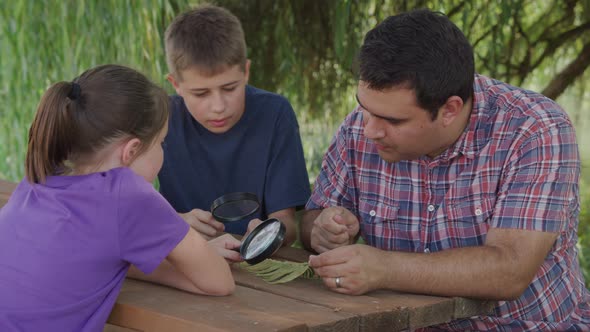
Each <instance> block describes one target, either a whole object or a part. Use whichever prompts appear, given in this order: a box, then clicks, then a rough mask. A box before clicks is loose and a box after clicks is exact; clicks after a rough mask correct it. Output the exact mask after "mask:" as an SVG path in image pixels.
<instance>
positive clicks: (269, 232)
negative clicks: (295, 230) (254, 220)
mask: <svg viewBox="0 0 590 332" xmlns="http://www.w3.org/2000/svg"><path fill="white" fill-rule="evenodd" d="M280 229H281V223H280V222H273V223H271V224H268V226H266V227H265V228H263V229H262V230H261V231H260V232H258V233H256V234H255V235H254V237H253V238H252V240H251V242H250V243H249V244H248V247H247V248H246V250H245V253H244V259H251V258H253V257H256V256H257V255H259V254H260V253H262V252H263V251H264V250H265V249H266V248H268V247H269V246H270V245H271V244H272V243H273V241H274V240H275V238H276V237H277V235H278V234H279V230H280Z"/></svg>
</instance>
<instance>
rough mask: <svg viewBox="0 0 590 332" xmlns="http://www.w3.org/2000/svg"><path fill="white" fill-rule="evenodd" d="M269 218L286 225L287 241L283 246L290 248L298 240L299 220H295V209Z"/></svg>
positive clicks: (282, 211)
mask: <svg viewBox="0 0 590 332" xmlns="http://www.w3.org/2000/svg"><path fill="white" fill-rule="evenodd" d="M268 217H269V218H276V219H279V220H280V221H281V222H282V223H283V224H284V225H285V228H286V230H285V239H284V240H283V246H290V245H292V244H293V242H295V239H297V219H296V218H295V208H288V209H284V210H279V211H276V212H273V213H271V214H269V215H268Z"/></svg>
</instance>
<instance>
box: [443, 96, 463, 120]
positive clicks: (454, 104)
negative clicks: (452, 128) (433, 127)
mask: <svg viewBox="0 0 590 332" xmlns="http://www.w3.org/2000/svg"><path fill="white" fill-rule="evenodd" d="M462 110H463V99H461V97H459V96H450V97H449V99H447V102H446V103H445V104H444V105H443V106H442V107H441V109H440V110H439V114H440V116H441V117H442V121H443V125H444V126H445V127H446V126H449V125H450V124H451V123H453V121H454V120H455V119H456V118H457V117H458V116H459V115H460V114H461V111H462Z"/></svg>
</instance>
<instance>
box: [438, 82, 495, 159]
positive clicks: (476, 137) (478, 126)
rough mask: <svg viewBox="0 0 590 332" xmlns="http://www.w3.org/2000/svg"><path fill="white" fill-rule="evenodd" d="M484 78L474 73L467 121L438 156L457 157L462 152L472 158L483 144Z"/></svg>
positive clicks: (484, 135) (484, 115)
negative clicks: (461, 130)
mask: <svg viewBox="0 0 590 332" xmlns="http://www.w3.org/2000/svg"><path fill="white" fill-rule="evenodd" d="M485 79H486V77H484V76H481V75H478V74H476V75H475V81H474V87H473V90H474V93H473V103H472V107H471V115H470V116H469V123H468V124H467V126H466V127H465V129H464V130H463V133H462V134H461V136H459V138H458V139H457V140H456V141H455V143H454V144H453V145H451V146H450V147H449V148H448V149H446V150H445V151H444V152H443V153H442V154H441V155H440V156H439V157H440V158H441V159H443V160H450V159H453V158H455V157H457V156H458V155H459V154H462V155H464V156H465V157H467V158H469V159H474V158H475V156H476V155H477V154H478V153H479V151H480V150H481V148H483V146H485V144H486V140H487V138H488V137H487V134H486V132H485V130H484V128H482V124H483V123H485V121H484V118H485V117H487V115H486V114H485V112H484V110H485V108H484V106H485V104H486V102H485V96H484V94H483V93H482V91H483V83H484V82H483V81H484V80H485Z"/></svg>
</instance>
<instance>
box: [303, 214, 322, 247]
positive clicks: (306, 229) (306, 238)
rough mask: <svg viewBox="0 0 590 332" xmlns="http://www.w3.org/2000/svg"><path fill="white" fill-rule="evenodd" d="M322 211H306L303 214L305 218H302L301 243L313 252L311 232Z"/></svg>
mask: <svg viewBox="0 0 590 332" xmlns="http://www.w3.org/2000/svg"><path fill="white" fill-rule="evenodd" d="M321 212H322V210H319V209H318V210H306V211H304V212H303V217H302V218H301V225H300V226H301V227H300V230H299V232H300V237H301V243H303V246H304V247H305V248H306V249H307V250H312V251H314V250H313V248H312V247H311V230H312V229H313V222H314V221H315V219H316V218H317V217H318V216H319V215H320V213H321Z"/></svg>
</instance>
